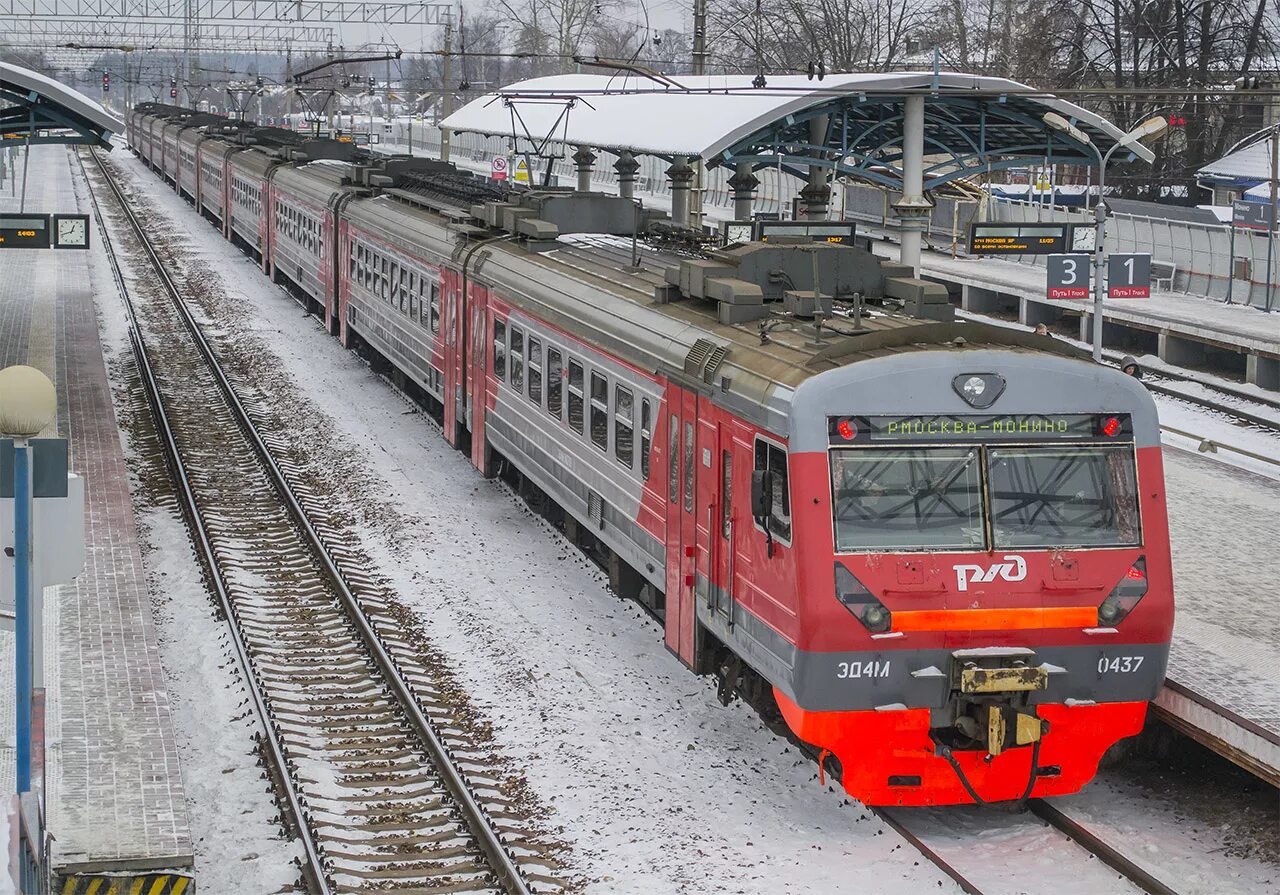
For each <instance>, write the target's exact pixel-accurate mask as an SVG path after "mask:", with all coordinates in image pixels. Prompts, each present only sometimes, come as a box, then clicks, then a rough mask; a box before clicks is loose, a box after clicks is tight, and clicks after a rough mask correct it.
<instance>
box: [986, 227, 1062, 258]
mask: <svg viewBox="0 0 1280 895" xmlns="http://www.w3.org/2000/svg"><path fill="white" fill-rule="evenodd" d="M1070 230H1071V225H1069V224H974V225H973V226H972V227H970V229H969V254H970V255H1059V254H1063V253H1065V252H1067V251H1069V250H1070V249H1071V246H1070V244H1069V243H1068V241H1067V239H1068V236H1069V235H1070Z"/></svg>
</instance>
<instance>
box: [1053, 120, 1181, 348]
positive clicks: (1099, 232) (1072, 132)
mask: <svg viewBox="0 0 1280 895" xmlns="http://www.w3.org/2000/svg"><path fill="white" fill-rule="evenodd" d="M1041 120H1043V121H1044V123H1045V124H1047V125H1049V127H1051V128H1053V129H1054V130H1057V131H1062V132H1063V133H1064V134H1066V135H1067V136H1069V137H1071V138H1072V139H1074V140H1076V141H1077V142H1079V143H1083V144H1084V145H1086V146H1088V147H1089V148H1090V149H1092V150H1093V154H1094V155H1095V156H1096V157H1097V159H1098V201H1097V203H1096V204H1095V205H1094V207H1093V219H1094V222H1095V230H1094V246H1093V359H1094V360H1095V361H1097V362H1098V363H1102V296H1103V286H1102V280H1103V274H1104V273H1105V271H1104V265H1105V264H1106V253H1105V242H1106V237H1107V203H1106V189H1107V163H1108V162H1109V161H1111V154H1112V153H1113V152H1115V151H1116V150H1117V149H1120V148H1121V147H1128V146H1132V145H1133V144H1134V143H1137V142H1138V141H1139V140H1142V139H1145V138H1147V137H1154V136H1156V135H1157V134H1159V133H1161V132H1162V131H1164V129H1165V128H1167V127H1168V126H1169V122H1168V120H1167V119H1166V118H1165V117H1164V116H1163V115H1156V116H1153V117H1151V118H1148V119H1147V120H1146V121H1144V122H1142V124H1139V125H1138V126H1137V127H1135V128H1134V129H1133V130H1131V131H1129V132H1128V133H1126V134H1124V135H1122V136H1121V137H1120V139H1118V140H1116V142H1115V143H1114V144H1112V146H1111V148H1110V149H1108V150H1107V151H1106V153H1105V154H1104V153H1103V152H1102V151H1101V150H1100V149H1098V147H1097V145H1096V144H1095V143H1094V142H1093V139H1092V138H1091V137H1090V136H1089V135H1088V134H1086V133H1085V132H1084V131H1082V130H1080V129H1079V128H1078V127H1076V126H1075V125H1074V124H1072V123H1071V122H1070V121H1068V120H1067V119H1065V118H1063V117H1062V116H1061V115H1059V114H1057V113H1056V112H1045V113H1044V115H1042V116H1041Z"/></svg>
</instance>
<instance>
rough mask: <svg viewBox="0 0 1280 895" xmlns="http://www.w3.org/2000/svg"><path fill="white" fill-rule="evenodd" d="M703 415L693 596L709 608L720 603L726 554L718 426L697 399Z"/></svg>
mask: <svg viewBox="0 0 1280 895" xmlns="http://www.w3.org/2000/svg"><path fill="white" fill-rule="evenodd" d="M699 404H700V405H701V408H700V409H701V410H702V412H701V413H700V414H699V415H698V421H697V431H698V438H697V447H696V449H695V451H694V464H695V465H696V467H697V470H698V477H699V479H700V481H699V482H698V491H697V495H698V497H697V518H696V519H695V520H694V536H695V538H696V539H697V556H696V559H697V573H696V574H697V575H698V586H697V587H696V588H695V589H694V593H695V594H696V595H697V597H698V598H699V599H701V600H702V601H703V602H705V603H706V605H707V606H708V607H710V608H715V607H717V606H718V605H719V604H720V602H721V601H720V598H719V594H720V588H721V586H722V585H723V582H724V575H723V568H722V567H721V564H720V557H721V556H723V554H724V553H725V551H724V550H723V549H722V546H721V544H720V491H721V488H722V483H721V481H720V467H721V465H722V463H721V457H720V424H719V423H717V422H715V421H713V420H712V419H711V408H710V407H709V406H708V402H707V401H706V399H705V398H704V399H700V401H699Z"/></svg>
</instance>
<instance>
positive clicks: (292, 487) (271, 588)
mask: <svg viewBox="0 0 1280 895" xmlns="http://www.w3.org/2000/svg"><path fill="white" fill-rule="evenodd" d="M77 157H78V158H79V160H80V164H81V168H82V171H84V173H85V179H86V182H89V183H90V195H91V198H92V201H93V204H94V206H95V210H96V211H97V212H98V213H97V215H96V216H97V218H98V220H99V221H100V222H102V221H103V220H104V217H103V214H102V209H100V208H99V201H98V197H97V196H96V195H94V193H95V189H94V184H93V181H92V180H91V179H90V178H89V176H88V171H87V170H85V160H84V157H83V155H78V156H77ZM90 157H91V159H92V161H93V162H94V163H95V165H96V169H97V171H98V172H100V175H101V180H100V183H102V184H105V185H106V186H107V187H108V191H109V193H110V198H111V202H112V204H113V205H114V206H115V208H114V209H113V210H114V211H115V212H117V213H118V214H119V216H120V217H121V218H122V219H123V220H124V221H125V222H126V223H127V227H126V228H120V229H118V230H117V231H116V232H115V233H114V234H108V233H107V232H106V228H103V229H102V231H101V232H102V236H103V239H104V243H105V244H106V245H107V247H108V256H109V258H110V262H111V265H112V269H113V272H114V275H115V277H116V280H117V283H118V285H119V287H120V291H121V295H122V296H123V297H124V300H125V304H126V308H127V313H128V317H129V337H130V341H131V345H132V348H133V352H134V355H135V357H136V361H137V366H138V370H139V376H140V378H141V380H142V385H143V388H144V391H145V393H146V395H147V400H148V403H149V404H150V405H151V409H152V412H153V416H154V419H155V422H156V427H157V431H158V433H159V436H160V440H161V441H162V442H163V447H164V450H165V453H166V455H167V461H168V463H169V466H170V469H171V471H172V473H173V476H174V480H175V484H176V487H177V491H178V495H179V498H180V501H181V503H182V504H183V506H184V511H185V513H186V516H187V521H188V525H189V527H190V531H191V534H192V538H193V541H194V542H195V546H196V549H197V552H198V554H199V555H200V556H201V558H202V561H203V562H204V563H205V566H206V573H207V577H208V580H209V582H210V585H211V587H212V588H213V589H214V590H215V591H216V593H217V596H218V599H219V601H220V603H221V605H222V608H223V611H224V612H225V614H226V617H227V620H228V623H229V624H230V625H231V627H232V630H233V633H234V637H233V642H234V643H235V648H236V651H237V654H238V658H239V660H240V664H241V667H242V670H243V672H244V674H245V677H246V679H247V680H248V682H249V684H250V687H249V689H250V692H251V698H252V702H253V704H254V708H255V709H256V711H257V713H258V716H259V719H260V720H261V722H262V726H263V729H264V730H265V731H266V736H265V737H264V738H263V740H262V742H261V744H260V745H261V747H262V749H261V751H262V753H263V755H264V756H265V757H266V758H267V760H268V762H269V764H270V766H271V770H272V772H273V774H274V777H275V782H276V785H277V790H278V794H279V796H280V801H281V803H282V807H283V808H284V810H285V813H286V815H287V817H288V819H289V821H290V823H291V825H292V827H293V828H294V831H295V832H296V834H297V835H298V837H299V839H300V840H301V844H302V850H303V858H302V861H301V864H302V870H303V873H304V876H305V877H306V881H307V885H308V886H309V888H310V889H311V891H312V892H314V893H317V895H338V893H347V892H367V891H390V890H394V891H396V892H400V893H406V895H418V893H423V895H425V893H435V892H451V893H452V892H503V893H513V895H515V893H519V895H526V893H533V892H548V893H552V892H560V891H564V890H566V889H567V888H568V885H567V884H566V883H565V882H564V881H563V880H561V879H559V878H558V876H557V874H558V872H559V869H560V862H559V860H558V853H559V848H560V846H559V845H558V844H557V843H554V842H552V841H550V840H549V839H548V838H546V837H545V836H543V835H542V834H541V833H540V832H539V831H537V830H535V829H533V828H532V826H531V824H530V822H529V821H528V819H527V818H525V817H524V816H523V813H522V811H521V810H520V807H519V805H517V804H516V803H515V800H514V799H513V798H512V796H511V794H510V793H509V791H508V789H507V788H506V786H505V781H504V778H503V775H502V773H501V772H500V771H499V770H497V769H496V768H494V767H492V766H491V762H490V761H489V760H488V758H487V756H486V755H484V754H483V750H479V749H476V748H475V745H474V744H473V743H472V742H470V741H469V740H468V738H467V735H466V724H465V723H464V722H463V721H462V720H460V719H458V718H456V717H455V716H454V715H455V712H456V706H454V705H453V704H452V703H451V700H450V699H449V698H448V696H447V695H446V694H444V693H441V692H439V691H438V690H437V689H436V688H435V686H434V682H433V680H432V678H430V677H429V676H428V674H427V673H426V672H425V671H423V670H421V669H420V668H417V667H416V666H419V665H420V661H419V659H418V658H417V657H418V656H419V655H420V654H419V653H415V651H414V646H413V645H412V644H411V642H410V641H411V639H412V638H411V636H410V635H409V634H408V633H407V632H406V631H405V630H404V629H403V628H402V626H401V625H399V623H398V621H397V617H396V613H395V608H396V607H395V606H394V605H393V603H392V602H391V601H390V600H389V599H388V598H389V595H388V594H387V593H385V592H384V591H383V590H382V588H381V587H380V585H379V583H378V582H377V581H376V580H375V579H373V578H372V577H371V576H369V575H368V574H367V572H364V571H362V570H361V569H362V567H363V568H367V559H366V558H365V557H363V556H362V555H361V554H360V551H359V550H358V548H356V547H354V546H352V542H351V541H350V540H349V539H348V538H347V537H346V535H345V532H344V531H343V530H342V529H341V528H340V527H339V526H338V525H336V524H335V523H334V522H333V520H332V518H331V517H330V515H329V512H328V511H327V509H326V508H325V507H323V506H317V505H316V504H317V502H318V501H317V500H316V498H315V496H314V494H312V493H311V492H309V491H308V489H307V488H306V487H305V485H304V484H302V483H301V482H299V481H297V480H296V479H297V478H298V476H297V475H296V473H297V470H296V469H293V468H291V464H290V462H289V460H288V456H289V444H288V439H287V438H284V437H281V436H278V435H273V434H271V433H269V432H267V431H266V426H265V425H264V423H267V422H268V421H267V420H265V419H262V418H260V415H261V413H262V411H261V410H259V411H258V413H257V414H255V407H254V404H253V402H252V400H242V399H241V397H239V395H238V394H237V391H236V389H235V388H234V387H233V385H232V382H231V381H230V379H229V378H228V376H227V375H226V374H225V373H224V372H223V370H222V369H221V368H220V366H219V364H218V361H217V358H216V357H215V355H214V352H213V349H212V348H211V346H210V345H209V343H208V342H207V341H206V339H205V337H204V335H203V334H202V333H201V331H200V328H199V326H198V324H197V323H196V321H195V319H194V317H193V316H192V313H191V311H190V310H189V309H188V308H187V306H186V304H185V302H184V297H183V293H182V290H181V289H180V288H179V286H178V285H177V284H176V283H175V281H174V280H173V279H172V277H171V276H170V274H169V272H168V270H167V269H166V267H165V265H164V263H163V261H162V259H161V258H160V256H159V254H158V253H157V249H156V247H155V246H154V245H153V244H152V242H151V240H150V238H149V237H148V235H147V233H146V229H145V228H144V226H143V223H142V222H141V221H140V220H139V218H138V217H137V215H136V214H135V212H134V211H133V209H132V208H131V207H130V206H129V203H128V200H127V197H126V196H125V194H124V192H123V191H122V189H121V188H120V186H119V185H118V184H117V183H116V181H115V178H114V175H113V174H112V172H111V171H110V169H109V168H108V166H107V165H106V164H104V163H103V161H102V159H101V158H100V157H99V156H98V154H97V153H96V152H95V151H92V150H91V151H90ZM121 234H124V235H123V236H122V235H121ZM117 241H128V242H132V243H133V246H131V247H129V249H128V251H129V252H130V253H131V260H136V261H139V262H141V264H142V265H144V266H145V267H146V268H147V269H146V273H145V274H144V276H143V277H141V278H139V286H138V287H135V288H134V289H133V290H131V288H130V286H129V284H128V283H127V282H126V280H125V278H124V276H123V274H122V273H121V269H120V264H119V259H118V258H117V253H118V252H120V251H121V247H120V246H118V245H116V244H115V243H116V242H117ZM291 473H292V474H291Z"/></svg>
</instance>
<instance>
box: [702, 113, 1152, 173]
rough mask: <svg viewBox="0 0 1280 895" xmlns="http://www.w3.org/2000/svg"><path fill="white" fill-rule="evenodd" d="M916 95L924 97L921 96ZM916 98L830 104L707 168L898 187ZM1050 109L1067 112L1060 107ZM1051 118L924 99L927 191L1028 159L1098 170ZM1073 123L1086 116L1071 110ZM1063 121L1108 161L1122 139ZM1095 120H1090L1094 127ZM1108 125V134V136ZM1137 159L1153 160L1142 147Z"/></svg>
mask: <svg viewBox="0 0 1280 895" xmlns="http://www.w3.org/2000/svg"><path fill="white" fill-rule="evenodd" d="M916 94H917V95H919V93H918V92H916ZM908 95H910V94H899V95H894V94H878V95H875V96H870V95H867V94H861V95H858V96H856V97H853V98H850V97H847V96H841V95H834V96H828V97H824V98H823V99H822V101H820V102H818V103H815V104H813V105H811V106H810V107H809V108H807V109H806V110H805V111H804V112H803V113H802V114H790V115H786V116H784V117H782V118H780V119H778V120H776V121H773V122H770V123H768V124H766V125H764V126H762V127H759V128H757V129H755V130H753V131H752V132H751V133H750V134H749V135H748V136H746V137H745V138H742V139H738V140H736V141H734V142H732V143H730V144H729V145H727V146H725V147H724V148H722V149H719V152H718V154H717V155H716V156H715V157H714V158H708V159H707V162H708V164H723V165H733V164H736V163H737V162H742V161H747V162H750V163H751V164H752V165H753V166H757V167H764V166H767V167H772V166H774V165H777V164H779V163H781V164H782V165H783V167H788V168H794V167H795V166H804V168H806V169H810V168H828V169H831V170H832V171H833V172H834V173H835V174H837V175H845V176H849V177H855V178H859V179H862V180H869V181H872V182H875V183H879V184H883V185H885V186H888V187H896V188H900V187H901V186H902V164H901V163H902V160H903V156H904V155H905V152H906V150H905V147H904V141H905V134H904V123H905V106H906V98H907V96H908ZM1053 105H1054V106H1060V105H1061V106H1069V105H1070V104H1068V103H1061V102H1059V103H1054V104H1053ZM1047 111H1058V109H1056V108H1053V107H1052V106H1050V104H1048V103H1046V102H1045V101H1044V98H1041V97H1035V98H1031V97H1027V96H1023V95H1009V94H1004V95H998V96H994V97H992V96H988V95H986V94H982V95H978V96H965V95H963V93H947V92H943V91H938V92H936V93H935V92H932V91H930V92H929V93H928V94H926V99H925V103H924V135H923V147H922V150H923V157H924V159H925V162H926V166H925V169H924V188H925V189H926V190H933V189H936V188H937V187H940V186H943V185H944V184H947V183H950V182H951V181H953V180H959V179H963V178H966V177H972V176H974V175H975V174H981V173H985V172H989V171H997V170H1002V169H1005V168H1010V167H1016V166H1018V165H1021V164H1025V162H1026V160H1027V159H1028V158H1034V159H1045V158H1047V159H1049V160H1050V161H1056V162H1060V163H1065V164H1077V165H1093V164H1096V162H1097V156H1096V155H1095V154H1094V152H1093V150H1092V149H1090V148H1089V147H1088V146H1086V145H1085V144H1084V143H1082V142H1080V141H1079V140H1077V139H1075V138H1074V137H1071V136H1070V135H1068V134H1067V133H1065V132H1063V131H1059V130H1055V129H1053V128H1050V127H1048V126H1046V125H1045V123H1044V122H1043V120H1042V119H1041V117H1040V116H1041V115H1043V114H1044V113H1045V112H1047ZM1066 111H1067V112H1069V113H1078V112H1084V110H1083V109H1070V110H1066ZM1058 114H1063V115H1064V117H1066V118H1067V120H1068V121H1070V122H1071V123H1072V124H1074V125H1075V126H1076V127H1078V128H1080V129H1081V130H1082V131H1083V132H1085V133H1086V134H1088V135H1089V137H1090V139H1091V140H1092V142H1093V143H1094V145H1095V146H1098V147H1099V148H1100V149H1101V150H1102V151H1104V152H1105V151H1106V149H1107V148H1109V147H1110V146H1111V145H1112V143H1114V141H1115V139H1116V138H1117V137H1118V136H1119V135H1120V133H1121V132H1120V131H1119V129H1118V128H1115V127H1113V126H1111V125H1109V124H1107V123H1106V122H1104V121H1102V120H1101V119H1097V120H1096V121H1090V120H1088V118H1086V117H1084V116H1083V115H1079V114H1064V113H1063V112H1061V111H1059V112H1058ZM1093 117H1094V116H1089V118H1093ZM814 119H825V120H826V122H827V127H826V132H827V139H826V141H825V142H824V143H822V144H814V143H813V142H811V131H810V122H811V121H812V120H814ZM1102 125H1105V126H1102ZM1131 157H1133V158H1142V159H1143V160H1145V161H1150V160H1151V157H1152V156H1151V152H1150V150H1148V149H1146V148H1145V147H1142V146H1135V147H1133V148H1132V150H1131Z"/></svg>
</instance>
